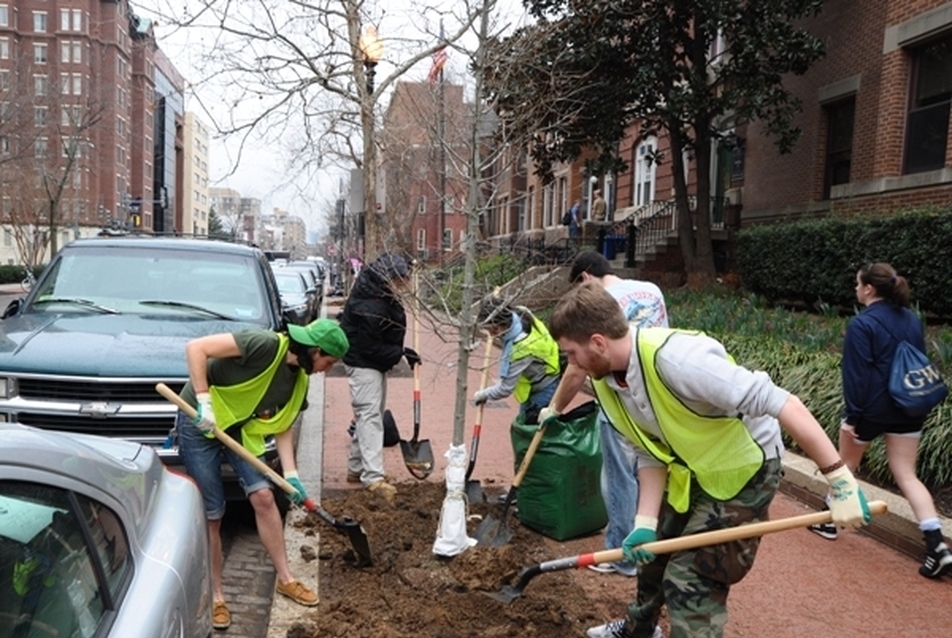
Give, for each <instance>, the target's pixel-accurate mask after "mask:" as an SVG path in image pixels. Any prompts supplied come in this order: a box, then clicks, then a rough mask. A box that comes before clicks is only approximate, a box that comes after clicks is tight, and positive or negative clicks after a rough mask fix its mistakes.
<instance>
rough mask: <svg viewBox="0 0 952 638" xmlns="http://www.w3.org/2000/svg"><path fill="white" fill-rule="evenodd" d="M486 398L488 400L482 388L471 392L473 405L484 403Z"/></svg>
mask: <svg viewBox="0 0 952 638" xmlns="http://www.w3.org/2000/svg"><path fill="white" fill-rule="evenodd" d="M488 400H489V397H488V396H486V393H485V392H483V391H482V390H477V391H476V393H475V394H473V403H474V404H475V405H482V404H484V403H486V401H488Z"/></svg>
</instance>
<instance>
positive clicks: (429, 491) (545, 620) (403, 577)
mask: <svg viewBox="0 0 952 638" xmlns="http://www.w3.org/2000/svg"><path fill="white" fill-rule="evenodd" d="M398 489H399V492H398V495H397V500H396V504H395V505H394V506H388V505H387V504H385V503H383V502H382V501H380V500H379V499H377V498H376V497H374V496H373V495H371V494H369V493H368V492H367V491H366V490H353V491H348V492H346V493H343V494H340V495H338V496H336V497H332V496H325V497H324V499H323V502H322V504H323V506H324V507H325V509H327V510H328V511H330V512H331V513H333V514H334V516H338V517H340V516H343V515H346V516H350V517H351V518H354V519H356V520H358V521H360V522H361V523H362V524H363V526H364V529H365V530H366V532H367V536H368V538H369V540H370V547H371V551H372V553H373V559H374V564H373V566H372V567H357V564H356V563H357V560H356V556H355V554H354V552H353V550H352V548H351V547H350V545H349V541H348V539H347V537H346V536H343V535H340V534H335V533H334V532H333V531H329V528H327V526H326V525H323V524H321V523H320V522H319V521H315V520H313V519H314V517H309V518H308V519H306V520H305V521H304V522H302V523H298V525H299V526H307V527H306V528H305V529H303V532H304V534H305V536H309V535H313V534H315V533H320V535H321V542H320V553H319V555H317V556H316V558H317V559H318V560H320V568H319V574H320V576H319V578H320V597H321V604H320V606H319V607H317V608H316V609H314V610H308V611H303V612H302V615H301V618H300V621H299V622H298V623H296V624H295V625H294V626H292V628H291V629H290V630H289V631H288V634H287V635H288V638H318V637H320V638H333V637H344V636H347V637H352V636H360V637H361V638H396V637H398V636H399V637H405V636H421V637H423V636H425V637H427V638H431V637H432V638H467V637H473V638H475V637H477V636H479V637H486V636H489V637H491V636H524V637H530V638H531V637H533V636H582V635H584V631H585V629H586V628H587V627H591V626H592V625H597V624H600V623H602V622H604V618H605V617H606V616H608V617H611V616H612V615H613V614H614V615H617V614H618V613H619V611H620V610H622V609H623V605H621V606H620V605H619V601H622V600H625V599H627V598H628V597H629V596H630V594H631V591H632V590H633V588H634V582H633V581H629V582H631V586H630V588H629V587H624V588H616V587H611V588H605V587H604V585H605V581H604V580H603V581H602V582H601V583H600V584H597V585H595V587H594V588H593V587H591V586H589V587H588V588H587V589H586V588H585V587H583V586H582V585H580V584H579V581H580V580H581V581H584V580H585V578H584V576H585V574H583V572H587V574H588V575H591V576H595V577H596V579H597V578H598V576H597V575H596V574H593V573H592V572H588V571H587V570H568V571H562V572H553V573H547V574H542V575H540V576H538V577H536V578H534V579H533V580H532V581H531V582H530V583H529V584H528V586H527V587H526V588H525V590H524V592H523V595H522V596H520V597H519V598H516V599H515V600H514V601H513V602H511V603H508V604H507V603H503V602H500V601H498V600H496V599H494V598H491V597H490V596H488V595H487V594H488V593H492V592H497V591H499V590H501V589H502V587H503V586H504V585H509V584H513V583H514V582H515V580H516V579H517V577H518V575H519V573H520V571H521V569H522V568H523V567H528V566H532V565H535V564H537V563H540V562H543V561H546V560H550V559H552V558H558V557H559V556H555V555H553V553H552V552H551V550H550V549H549V548H548V546H547V543H546V542H545V540H544V539H543V537H542V536H540V535H539V534H537V533H536V532H534V531H532V530H530V529H528V528H527V527H524V526H522V525H521V524H520V523H519V521H518V518H517V517H515V516H513V515H512V514H513V512H512V511H510V516H509V518H508V521H509V526H510V528H511V529H512V532H513V537H512V541H511V542H510V543H509V544H507V545H505V546H504V547H500V548H491V547H474V548H471V549H469V550H467V551H465V552H463V553H462V554H460V555H459V556H456V557H454V558H441V557H438V556H436V555H434V554H433V553H432V546H433V541H434V539H435V537H436V532H437V529H438V522H439V516H440V509H441V506H442V504H443V500H444V498H445V495H446V490H445V487H444V486H443V485H439V484H433V483H401V484H399V485H398ZM489 496H490V499H489V500H488V504H482V505H473V506H471V507H470V515H471V516H472V515H482V516H485V515H486V514H492V515H494V516H496V517H497V518H498V515H499V514H500V513H501V507H500V506H499V505H497V504H495V499H494V498H493V495H489ZM478 523H479V521H478V520H477V519H473V520H471V521H470V524H469V533H470V535H472V534H473V533H474V532H475V529H476V527H477V526H478ZM311 526H313V527H311ZM589 544H591V543H589ZM595 549H600V547H599V548H595ZM308 550H310V552H311V553H312V554H313V549H312V548H309V547H307V546H305V547H302V555H305V554H306V553H307V552H308ZM570 555H571V554H570ZM305 557H306V556H305ZM579 576H583V578H581V579H580V578H578V577H579ZM602 578H604V577H602ZM623 580H627V579H623ZM619 589H622V590H623V591H619Z"/></svg>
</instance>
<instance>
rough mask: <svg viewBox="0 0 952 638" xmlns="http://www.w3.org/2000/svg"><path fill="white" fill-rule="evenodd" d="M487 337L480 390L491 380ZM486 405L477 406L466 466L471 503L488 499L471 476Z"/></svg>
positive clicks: (467, 494) (491, 346) (490, 349)
mask: <svg viewBox="0 0 952 638" xmlns="http://www.w3.org/2000/svg"><path fill="white" fill-rule="evenodd" d="M485 338H486V354H485V355H484V356H483V376H482V380H481V381H480V382H479V390H480V391H483V390H485V389H486V384H487V383H488V382H489V357H490V356H491V355H492V352H493V340H492V337H491V336H490V335H489V334H488V333H486V334H485ZM485 407H486V404H485V403H480V404H479V405H477V406H476V423H474V424H473V442H472V443H471V444H470V446H469V465H468V466H467V467H466V498H467V499H468V500H469V502H470V503H482V502H483V501H484V500H486V497H485V495H484V494H483V488H482V487H481V486H480V484H479V481H478V480H471V479H470V478H469V477H470V476H472V475H473V468H475V467H476V454H477V453H478V452H479V435H480V433H481V432H482V429H483V408H485Z"/></svg>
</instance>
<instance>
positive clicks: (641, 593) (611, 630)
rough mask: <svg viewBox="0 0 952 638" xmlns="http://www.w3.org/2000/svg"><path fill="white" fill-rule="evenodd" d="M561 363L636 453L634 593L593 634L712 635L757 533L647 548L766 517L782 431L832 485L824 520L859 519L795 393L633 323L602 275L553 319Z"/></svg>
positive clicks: (700, 345) (830, 453)
mask: <svg viewBox="0 0 952 638" xmlns="http://www.w3.org/2000/svg"><path fill="white" fill-rule="evenodd" d="M549 327H550V330H551V333H552V336H553V337H555V338H556V339H557V340H558V343H559V346H560V347H561V348H562V350H563V351H564V352H565V353H566V354H567V355H568V358H569V362H570V363H572V364H575V365H577V366H578V367H580V368H582V369H583V370H585V371H586V372H587V373H588V374H589V376H591V377H592V379H593V382H592V385H593V387H594V389H595V394H596V396H597V397H598V401H599V403H600V404H601V406H602V409H604V410H605V414H606V415H607V416H608V418H609V420H610V421H611V423H612V425H613V426H614V427H615V428H616V429H617V430H618V431H620V432H622V433H623V434H624V435H625V436H626V437H627V438H628V439H629V440H630V441H632V442H633V443H634V444H635V446H636V449H637V452H638V479H639V493H638V509H637V514H636V516H635V520H634V525H633V529H632V531H631V533H630V534H629V535H628V536H627V538H625V540H624V542H623V543H622V550H623V552H624V555H625V558H626V559H628V560H629V561H633V562H636V563H638V570H639V573H638V592H637V598H636V600H635V601H633V602H632V603H631V604H630V605H629V606H628V610H627V615H626V617H625V618H623V619H622V620H618V621H615V622H610V623H607V624H605V625H600V626H598V627H593V628H591V629H589V630H588V631H587V635H588V636H589V638H634V637H635V636H638V637H639V638H641V637H644V636H651V635H652V634H653V633H654V635H657V634H658V630H657V623H658V618H659V616H660V613H661V606H662V605H667V608H668V617H669V619H670V622H671V628H672V635H676V636H701V635H703V636H707V637H710V638H720V637H721V636H723V635H724V626H725V624H726V623H727V596H728V594H729V592H730V587H731V585H733V584H734V583H736V582H738V581H740V580H741V579H742V578H743V577H744V576H745V575H746V574H747V572H748V571H749V570H750V568H751V567H752V565H753V561H754V557H755V556H756V552H757V548H758V546H759V542H760V539H759V538H751V539H746V540H739V541H733V542H730V543H721V544H718V545H713V546H709V547H701V548H697V549H692V550H685V551H680V552H675V553H672V554H670V555H667V554H666V555H659V556H655V555H654V554H653V553H652V552H650V551H649V550H647V549H645V548H644V545H645V544H646V543H650V542H653V541H655V540H659V539H665V538H675V537H679V536H683V535H688V534H694V533H697V532H704V531H708V530H711V529H722V528H729V527H736V526H739V525H742V524H745V523H751V522H756V521H763V520H767V519H768V508H769V506H770V502H771V501H772V500H773V496H774V494H775V492H776V490H777V487H778V485H779V483H780V474H781V461H780V459H781V455H782V454H783V450H784V446H783V440H782V438H781V429H780V428H781V426H782V427H783V429H785V430H786V431H787V432H788V433H789V434H790V435H791V436H792V437H793V439H794V440H795V441H796V442H797V444H798V445H799V446H800V448H801V449H803V450H804V451H805V452H806V454H807V455H809V457H810V458H811V459H813V461H814V462H816V463H817V465H819V467H820V472H821V473H822V474H823V476H824V477H825V478H826V479H827V481H828V482H829V483H830V486H831V488H832V493H831V495H832V498H831V500H830V509H831V511H832V517H833V522H834V523H835V524H836V525H840V526H849V527H856V526H859V525H862V524H864V523H866V522H868V521H869V518H870V514H869V508H868V507H867V505H866V501H865V497H864V496H863V494H862V492H861V491H860V488H859V485H858V484H857V482H856V480H855V479H854V478H853V474H852V472H850V470H849V468H848V467H846V466H845V465H844V463H843V461H842V460H841V459H840V458H839V454H838V453H837V450H836V448H835V447H834V446H833V444H832V442H831V441H830V439H829V438H828V437H827V436H826V433H825V432H824V431H823V428H822V427H820V424H819V423H817V421H816V419H815V418H814V417H813V415H812V414H810V412H809V410H807V408H806V407H805V406H804V405H803V403H802V402H801V401H800V399H798V398H797V397H796V396H794V395H792V394H790V393H789V392H787V391H786V390H783V389H782V388H779V387H777V386H776V385H774V384H773V382H772V381H771V380H770V377H769V376H768V375H767V374H766V373H764V372H753V371H750V370H748V369H746V368H743V367H741V366H738V365H736V364H734V363H733V362H732V361H731V359H730V358H729V357H728V355H727V353H726V352H725V350H724V347H723V345H722V344H721V343H720V342H718V341H716V340H714V339H711V338H710V337H707V336H705V335H704V334H702V333H698V332H686V331H679V330H669V329H667V328H641V329H637V328H632V327H631V326H630V325H629V324H628V321H627V320H626V318H625V316H624V314H623V313H622V311H621V309H620V308H619V306H618V302H617V301H616V300H615V298H614V297H612V295H611V294H610V293H608V292H607V291H606V290H605V289H604V288H603V287H602V286H601V285H600V284H598V283H597V282H587V283H583V284H580V285H578V286H576V287H575V288H573V289H571V290H570V291H569V292H568V293H567V294H566V295H565V297H563V299H562V300H561V301H560V302H559V304H558V305H557V306H556V308H555V310H554V312H553V313H552V318H551V320H550V321H549Z"/></svg>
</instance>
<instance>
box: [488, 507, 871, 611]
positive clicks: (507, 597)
mask: <svg viewBox="0 0 952 638" xmlns="http://www.w3.org/2000/svg"><path fill="white" fill-rule="evenodd" d="M886 509H887V506H886V503H885V502H884V501H872V502H871V503H869V512H870V514H883V513H884V512H885V511H886ZM832 521H833V517H832V515H831V514H830V511H829V510H824V511H822V512H814V513H812V514H801V515H800V516H790V517H788V518H781V519H778V520H775V521H762V522H760V523H750V524H748V525H740V526H738V527H728V528H725V529H717V530H714V531H711V532H701V533H699V534H690V535H688V536H679V537H677V538H668V539H665V540H663V541H655V542H653V543H645V544H644V545H641V547H643V548H644V549H646V550H648V551H650V552H651V553H652V554H673V553H674V552H681V551H684V550H686V549H696V548H698V547H706V546H708V545H717V544H719V543H729V542H731V541H738V540H743V539H745V538H753V537H755V536H764V535H766V534H772V533H774V532H783V531H786V530H788V529H795V528H798V527H807V526H809V525H818V524H821V523H830V522H832ZM623 559H624V554H623V553H622V550H621V549H620V548H619V549H606V550H604V551H600V552H592V553H590V554H579V555H578V556H570V557H568V558H556V559H554V560H550V561H546V562H544V563H539V564H538V565H535V566H533V567H525V568H523V570H522V572H521V573H520V574H519V580H517V581H516V584H514V585H506V586H505V587H503V588H502V589H501V590H500V591H498V592H486V595H487V596H490V597H492V598H495V599H496V600H498V601H500V602H504V603H511V602H512V601H513V600H515V599H516V598H518V597H519V596H521V595H522V590H523V589H525V588H526V585H528V584H529V581H530V580H532V579H533V578H535V577H536V576H538V575H539V574H543V573H545V572H557V571H561V570H564V569H574V568H577V567H586V566H588V565H598V564H600V563H611V562H615V561H619V560H623Z"/></svg>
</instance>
